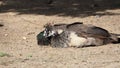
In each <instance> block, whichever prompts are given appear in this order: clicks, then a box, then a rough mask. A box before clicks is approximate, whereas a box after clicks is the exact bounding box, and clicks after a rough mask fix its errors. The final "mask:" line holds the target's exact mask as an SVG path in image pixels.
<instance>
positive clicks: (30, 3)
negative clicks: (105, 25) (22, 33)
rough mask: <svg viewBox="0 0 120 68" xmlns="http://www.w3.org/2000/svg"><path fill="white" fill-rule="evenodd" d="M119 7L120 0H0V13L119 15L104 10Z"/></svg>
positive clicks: (82, 15) (84, 15) (73, 15)
mask: <svg viewBox="0 0 120 68" xmlns="http://www.w3.org/2000/svg"><path fill="white" fill-rule="evenodd" d="M118 8H120V0H115V1H114V0H1V1H0V13H4V12H9V11H12V12H19V14H40V15H58V16H72V17H76V16H80V17H87V16H91V15H92V16H93V15H99V16H103V15H120V14H119V13H112V12H106V10H109V9H118ZM99 11H100V12H101V13H98V12H99Z"/></svg>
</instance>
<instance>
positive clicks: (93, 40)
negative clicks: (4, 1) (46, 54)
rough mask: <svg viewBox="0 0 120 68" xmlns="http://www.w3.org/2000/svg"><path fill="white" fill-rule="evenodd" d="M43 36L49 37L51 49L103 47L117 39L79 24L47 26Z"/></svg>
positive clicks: (100, 29)
mask: <svg viewBox="0 0 120 68" xmlns="http://www.w3.org/2000/svg"><path fill="white" fill-rule="evenodd" d="M44 33H45V34H44V35H45V36H46V37H48V36H51V46H53V47H69V46H71V47H72V46H73V47H84V46H90V45H96V46H98V45H104V44H108V43H112V42H117V41H118V37H117V36H116V35H115V34H112V33H109V32H108V31H107V30H105V29H103V28H100V27H96V26H93V25H85V24H82V23H81V22H75V23H72V24H57V25H50V24H48V25H47V26H46V27H45V32H44Z"/></svg>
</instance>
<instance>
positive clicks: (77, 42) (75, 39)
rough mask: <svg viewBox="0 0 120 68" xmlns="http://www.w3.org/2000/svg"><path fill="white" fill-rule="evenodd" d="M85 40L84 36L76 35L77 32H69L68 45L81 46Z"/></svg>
mask: <svg viewBox="0 0 120 68" xmlns="http://www.w3.org/2000/svg"><path fill="white" fill-rule="evenodd" d="M86 42H87V39H86V38H84V37H79V36H77V34H75V32H71V34H70V44H69V46H74V47H81V46H84V45H85V44H86Z"/></svg>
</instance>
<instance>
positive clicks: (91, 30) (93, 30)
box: [67, 24, 110, 38]
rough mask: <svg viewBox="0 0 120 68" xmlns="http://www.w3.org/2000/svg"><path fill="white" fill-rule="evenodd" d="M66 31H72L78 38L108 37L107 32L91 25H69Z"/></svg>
mask: <svg viewBox="0 0 120 68" xmlns="http://www.w3.org/2000/svg"><path fill="white" fill-rule="evenodd" d="M67 30H69V31H73V32H75V33H76V34H78V35H79V36H84V37H98V38H107V37H109V36H110V34H109V32H108V31H107V30H105V29H103V28H100V27H96V26H93V25H84V24H76V25H70V26H69V27H67Z"/></svg>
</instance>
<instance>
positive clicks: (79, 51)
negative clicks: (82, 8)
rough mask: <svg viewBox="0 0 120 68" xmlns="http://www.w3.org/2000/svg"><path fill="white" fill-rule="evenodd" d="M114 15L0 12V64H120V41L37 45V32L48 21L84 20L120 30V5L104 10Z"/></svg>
mask: <svg viewBox="0 0 120 68" xmlns="http://www.w3.org/2000/svg"><path fill="white" fill-rule="evenodd" d="M107 12H112V13H117V15H103V16H97V15H96V16H88V17H84V18H81V17H71V16H57V15H52V16H45V15H39V14H38V15H37V14H21V15H19V14H18V13H17V12H6V13H0V23H2V24H4V26H3V27H0V52H4V53H7V54H9V55H10V56H4V57H0V68H119V67H120V44H108V45H104V46H98V47H85V48H52V47H50V46H46V47H41V46H38V45H37V40H36V35H37V34H38V33H39V32H40V31H42V30H43V25H44V24H46V23H49V22H53V21H54V22H55V23H72V22H78V21H79V22H84V24H93V25H96V26H100V27H103V28H105V29H107V30H109V31H110V32H112V33H120V15H119V14H120V9H116V10H107Z"/></svg>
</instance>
